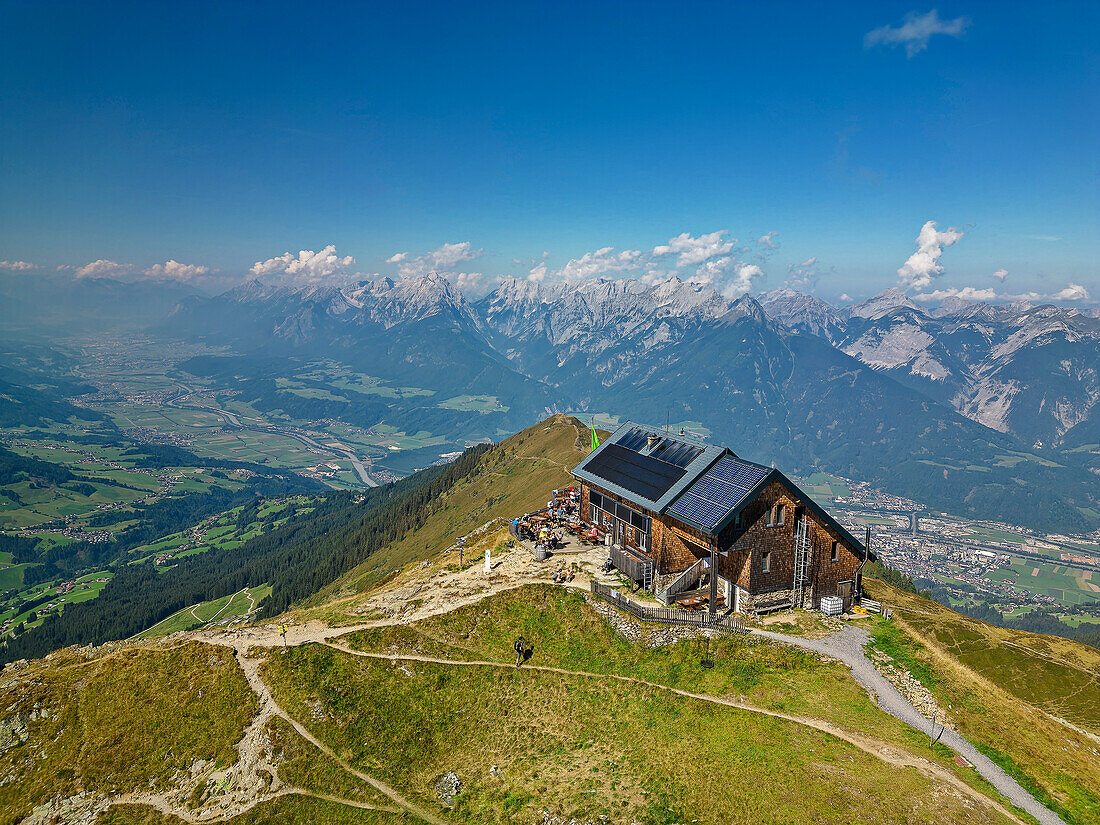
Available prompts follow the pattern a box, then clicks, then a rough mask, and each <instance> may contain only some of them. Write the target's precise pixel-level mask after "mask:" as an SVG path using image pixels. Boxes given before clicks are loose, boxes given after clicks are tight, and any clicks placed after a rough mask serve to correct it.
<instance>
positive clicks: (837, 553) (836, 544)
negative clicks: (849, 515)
mask: <svg viewBox="0 0 1100 825" xmlns="http://www.w3.org/2000/svg"><path fill="white" fill-rule="evenodd" d="M838 558H840V542H839V541H834V542H833V550H832V552H831V553H830V554H829V561H836V560H837V559H838Z"/></svg>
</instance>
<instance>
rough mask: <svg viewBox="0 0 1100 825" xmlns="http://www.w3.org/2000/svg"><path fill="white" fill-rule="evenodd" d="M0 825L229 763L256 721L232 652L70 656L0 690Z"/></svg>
mask: <svg viewBox="0 0 1100 825" xmlns="http://www.w3.org/2000/svg"><path fill="white" fill-rule="evenodd" d="M0 697H2V698H0V720H3V727H4V728H5V731H20V732H18V733H14V734H12V735H10V736H8V737H6V741H4V742H3V743H2V744H3V747H2V748H0V777H3V781H0V823H3V824H4V825H8V823H15V822H19V821H20V820H22V819H23V818H25V817H26V816H27V815H28V814H30V813H31V811H32V810H33V809H34V808H35V807H37V806H39V805H41V804H43V803H45V802H46V801H48V800H49V799H52V798H54V797H55V796H62V797H65V796H72V795H74V794H76V793H79V792H81V791H89V792H92V793H106V794H120V793H128V792H134V791H139V790H156V789H160V788H164V787H167V786H169V785H170V783H171V781H172V779H171V777H172V775H173V773H175V772H177V771H186V770H188V769H189V768H190V766H191V764H192V762H194V761H195V760H198V759H205V760H207V761H210V762H217V763H220V764H222V765H228V764H232V763H234V762H236V760H237V751H236V748H235V747H234V746H235V745H236V743H237V741H238V740H239V739H240V737H241V732H242V731H243V729H244V727H245V725H246V724H247V723H248V722H249V721H250V720H251V719H252V717H253V716H254V715H255V713H256V709H257V703H256V698H255V695H254V694H253V693H252V691H251V690H250V689H249V687H248V683H247V681H246V680H245V677H244V674H243V673H242V672H241V670H240V668H239V667H238V666H237V663H236V661H235V660H234V658H233V656H232V653H231V652H230V651H228V650H226V649H224V648H212V647H210V646H208V645H203V644H199V643H196V642H187V643H183V644H180V645H177V646H175V647H170V648H158V649H147V648H140V647H127V646H122V647H120V648H119V649H118V650H117V651H115V652H113V653H107V654H103V653H100V654H99V655H95V656H92V657H90V658H88V657H85V656H84V655H83V654H82V652H81V651H80V649H69V650H66V651H61V652H59V653H56V654H53V655H52V656H51V657H50V658H48V659H44V660H39V661H36V662H31V663H29V664H28V665H26V666H25V667H24V668H22V669H20V670H18V671H15V672H12V671H10V670H8V671H5V673H4V677H3V681H2V682H0Z"/></svg>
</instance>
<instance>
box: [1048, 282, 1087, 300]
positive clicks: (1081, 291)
mask: <svg viewBox="0 0 1100 825" xmlns="http://www.w3.org/2000/svg"><path fill="white" fill-rule="evenodd" d="M1050 297H1051V300H1054V301H1087V300H1088V299H1089V291H1088V290H1087V289H1085V288H1084V287H1083V286H1081V285H1080V284H1070V285H1069V286H1067V287H1066V288H1065V289H1063V290H1062V291H1061V292H1058V293H1055V294H1054V295H1051V296H1050Z"/></svg>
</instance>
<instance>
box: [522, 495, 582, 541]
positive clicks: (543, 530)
mask: <svg viewBox="0 0 1100 825" xmlns="http://www.w3.org/2000/svg"><path fill="white" fill-rule="evenodd" d="M580 506H581V495H580V490H579V489H577V488H576V487H567V488H565V489H561V490H554V493H553V498H551V499H550V500H549V501H547V502H546V508H545V509H543V510H539V511H538V512H536V513H525V514H524V515H523V517H522V518H516V519H513V520H512V532H513V533H514V534H515V535H516V538H519V539H526V540H528V541H533V542H535V549H536V550H556V549H558V548H560V547H562V546H564V544H565V532H566V531H568V532H570V533H577V532H578V531H580V530H581V528H582V527H583V526H584V525H583V523H582V522H581V519H580Z"/></svg>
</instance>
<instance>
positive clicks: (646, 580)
mask: <svg viewBox="0 0 1100 825" xmlns="http://www.w3.org/2000/svg"><path fill="white" fill-rule="evenodd" d="M642 590H644V591H645V592H646V593H649V592H650V591H652V590H653V562H651V561H650V562H646V565H645V567H644V568H642Z"/></svg>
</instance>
